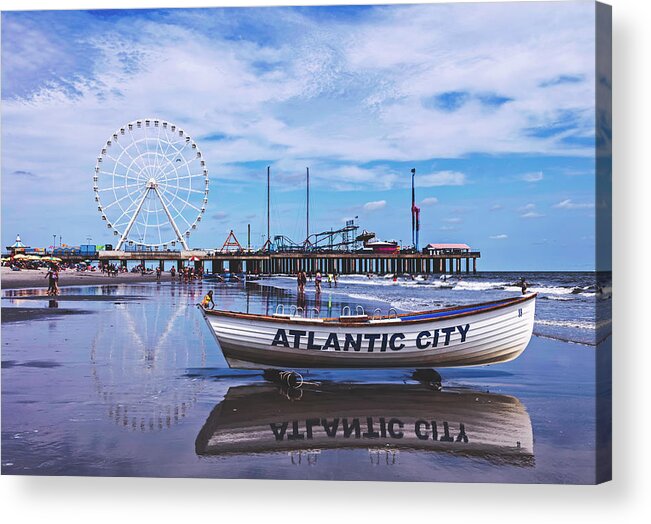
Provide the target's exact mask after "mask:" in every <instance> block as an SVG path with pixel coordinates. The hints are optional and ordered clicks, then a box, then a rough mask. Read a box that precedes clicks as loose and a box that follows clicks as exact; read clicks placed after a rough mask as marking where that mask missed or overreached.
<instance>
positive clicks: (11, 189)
mask: <svg viewBox="0 0 651 524" xmlns="http://www.w3.org/2000/svg"><path fill="white" fill-rule="evenodd" d="M555 9H557V12H556V14H554V15H551V14H550V7H549V4H545V3H530V4H526V6H525V5H522V6H518V8H517V9H514V7H513V6H510V5H501V4H499V3H494V4H482V5H467V4H466V5H464V4H448V5H446V4H440V5H411V6H380V7H373V8H369V9H368V10H366V11H365V12H364V14H363V15H360V16H356V17H355V19H354V23H351V22H350V19H346V18H339V17H325V18H323V19H320V20H319V21H318V22H316V21H315V18H314V17H313V16H312V17H310V16H309V15H308V14H306V13H305V12H301V11H299V10H294V9H271V8H266V9H263V10H257V9H255V8H251V9H247V10H245V11H246V24H241V25H242V28H244V29H243V34H242V35H241V37H238V38H232V35H230V36H229V35H226V34H225V33H226V32H225V31H221V30H220V24H222V25H223V26H224V27H227V28H229V30H231V31H233V30H234V28H236V27H237V24H238V22H241V20H236V19H231V16H236V15H235V14H234V13H235V12H236V11H235V10H233V11H230V12H227V11H217V10H216V11H214V12H206V11H186V10H178V11H175V13H174V16H173V17H165V18H156V17H151V18H150V17H146V16H144V15H141V14H139V13H138V12H137V11H134V12H133V13H132V14H130V15H129V16H123V17H115V18H112V19H106V20H103V21H102V22H99V21H97V19H95V18H93V17H92V16H90V15H88V14H87V13H80V12H75V11H71V12H69V13H67V14H66V15H65V16H64V15H63V14H60V15H56V16H58V17H59V21H60V22H61V24H62V25H61V26H60V27H59V28H58V29H66V26H65V24H68V23H69V24H70V27H69V28H68V29H69V31H68V32H66V31H60V32H59V34H60V35H62V36H60V37H56V34H55V31H54V30H53V29H52V27H51V26H50V25H49V24H47V23H46V22H47V21H48V18H47V17H48V16H50V17H52V16H55V15H51V14H50V15H47V14H42V15H41V14H39V13H35V14H34V15H33V17H31V19H32V20H34V21H35V22H34V23H33V25H32V26H31V27H30V28H28V29H26V28H19V27H14V28H13V29H12V28H11V17H12V16H13V15H12V14H11V13H7V14H6V15H7V16H6V17H3V56H2V59H3V60H2V64H3V80H4V79H5V78H7V77H10V78H11V80H12V82H6V81H5V82H4V84H10V83H11V84H12V85H14V83H13V80H14V79H18V80H20V81H22V80H23V76H24V75H23V76H21V74H22V73H24V74H25V75H29V76H30V77H33V76H35V75H38V74H39V72H45V71H46V70H48V71H49V69H50V68H45V67H43V66H42V65H43V64H44V63H51V64H53V67H55V66H56V65H57V64H62V63H65V66H66V70H65V71H64V72H63V73H65V74H63V73H62V74H61V75H59V77H56V78H50V77H49V76H46V75H45V73H43V74H44V76H43V77H42V81H41V82H40V84H38V85H37V88H36V90H29V91H26V92H23V93H18V94H13V95H11V96H9V95H8V94H7V90H6V89H5V88H6V87H7V86H6V85H4V84H3V96H4V98H3V100H2V121H3V126H2V142H3V153H2V154H3V158H2V164H3V173H12V172H15V171H25V172H31V173H35V174H36V175H38V176H39V183H38V184H33V185H32V186H31V188H27V189H26V188H25V187H24V185H21V184H24V182H21V183H20V184H18V183H14V182H12V183H11V184H7V183H6V180H5V183H4V184H3V205H4V207H5V209H4V211H5V213H4V214H3V215H4V216H3V218H5V216H7V217H10V220H6V219H5V221H4V223H6V224H9V225H7V226H5V227H7V228H9V227H11V228H14V227H17V224H21V223H28V222H29V221H30V220H34V219H33V218H32V217H31V215H33V213H32V211H31V210H33V209H39V210H41V213H42V214H43V215H46V216H48V217H50V219H51V221H52V222H56V223H58V222H61V223H66V221H67V220H68V222H67V223H68V224H69V225H70V233H69V234H70V235H74V234H77V235H78V236H79V237H81V236H82V235H83V236H85V235H86V233H87V232H88V229H87V228H88V226H87V225H86V224H87V223H89V222H88V221H87V220H86V219H87V218H88V217H92V216H93V213H95V214H97V212H96V207H95V205H94V202H93V200H92V189H91V187H92V183H91V177H92V169H93V165H94V161H95V158H96V156H97V154H98V152H99V149H100V148H101V146H102V144H103V143H105V141H106V140H107V138H108V137H109V136H110V134H111V133H112V132H113V131H114V130H115V129H117V128H119V127H120V126H122V125H124V124H125V123H126V122H128V121H131V120H134V119H136V118H141V117H146V116H158V117H159V118H162V119H165V120H168V121H171V122H174V123H176V124H178V125H180V126H181V127H183V128H185V129H186V130H187V131H188V133H190V134H191V135H192V137H193V138H195V139H196V141H197V143H198V145H199V147H200V148H201V150H202V152H203V154H204V158H205V159H206V162H207V165H208V170H209V173H210V177H211V179H216V180H218V181H227V182H228V183H229V184H232V185H229V186H227V187H226V189H224V187H223V186H221V192H217V191H214V192H211V195H210V200H209V210H208V213H209V214H210V212H211V211H212V209H214V208H212V209H211V206H212V205H214V202H215V200H217V199H219V198H224V194H227V195H232V194H233V193H234V192H235V191H236V190H241V186H242V185H244V184H256V183H258V182H259V180H260V178H259V175H260V171H261V169H259V168H258V167H251V166H257V163H259V162H260V161H261V160H264V162H265V163H269V164H272V165H273V166H274V167H275V168H278V169H280V168H281V167H284V166H287V167H288V168H289V167H291V169H294V168H295V169H296V171H295V173H299V174H300V173H302V172H304V169H305V166H306V165H309V166H310V167H311V168H313V171H312V170H311V172H313V178H312V180H313V183H314V187H315V189H316V188H319V187H321V188H330V189H333V190H342V191H357V190H362V191H368V190H389V189H393V188H396V187H404V186H406V185H408V180H409V176H408V174H407V173H402V172H398V171H397V168H396V167H395V166H396V165H397V164H395V163H396V162H416V161H423V162H430V164H429V165H432V160H433V159H435V158H459V157H464V156H465V155H469V154H472V153H483V154H512V153H515V154H520V153H526V154H541V155H559V154H562V155H567V156H584V157H587V156H589V155H590V154H592V152H593V151H592V149H591V148H590V147H587V146H577V145H571V144H572V142H571V141H568V140H566V139H567V138H572V137H577V136H590V134H591V133H592V132H593V130H594V122H595V114H594V99H595V96H594V86H595V78H594V60H593V57H594V8H593V6H590V5H589V3H588V4H585V3H580V2H568V3H566V4H562V5H559V6H557V7H555ZM41 16H42V17H43V18H40V17H41ZM75 17H80V18H79V20H81V22H84V23H80V21H79V20H78V21H77V22H74V20H75ZM38 20H41V21H42V22H41V24H40V26H39V25H38V23H37V22H38ZM71 20H72V22H69V21H71ZM258 26H260V27H261V26H264V27H265V32H264V38H259V39H258V38H257V34H256V31H255V30H256V27H258ZM460 28H462V29H460ZM247 31H248V32H247ZM68 34H74V35H75V38H74V39H70V38H68V37H67V36H65V35H68ZM25 35H27V36H25ZM12 40H15V41H17V42H19V46H18V47H17V48H15V49H16V50H17V52H14V53H8V52H6V49H8V45H10V44H11V41H12ZM44 44H47V45H44ZM66 46H67V47H66ZM549 49H554V50H555V52H554V53H551V54H550V53H549ZM81 57H84V60H81ZM82 62H83V63H84V67H83V68H82V67H81V66H80V64H81V63H82ZM125 62H127V63H126V64H125ZM19 73H20V74H19ZM48 75H49V73H48ZM562 75H573V76H575V77H577V78H580V79H581V81H578V82H572V83H558V84H555V85H553V86H548V87H543V84H544V83H545V82H548V83H549V80H550V79H555V78H559V77H561V76H562ZM446 92H463V93H468V102H467V103H465V104H464V105H462V106H461V107H459V108H458V110H456V111H444V110H441V109H440V108H437V107H435V105H434V106H433V105H432V104H431V103H429V102H431V101H432V100H433V99H436V97H437V96H439V95H441V94H442V93H446ZM484 93H487V94H490V95H494V96H496V97H502V99H503V100H505V101H506V102H505V103H498V104H494V105H490V104H488V105H487V104H486V103H484V102H482V100H481V96H482V94H484ZM566 115H572V125H573V127H574V129H572V130H570V131H567V132H563V133H558V134H555V133H551V132H545V133H539V134H536V133H532V132H531V130H532V129H544V130H547V131H549V130H550V129H552V130H553V128H554V125H555V124H557V123H558V122H559V120H563V118H566ZM215 134H218V135H223V137H224V139H219V140H215V139H208V138H206V137H210V136H212V135H215ZM568 144H569V145H568ZM370 162H373V164H369V163H370ZM378 163H382V164H383V165H382V166H378ZM369 165H371V166H373V167H368V166H369ZM262 169H263V168H262ZM291 169H287V173H289V174H288V177H289V175H290V174H292V173H293V171H291ZM274 172H275V171H274ZM5 178H6V177H5ZM62 181H65V183H62ZM235 182H237V188H239V189H237V188H236V186H235V185H234V183H235ZM416 183H417V185H418V187H438V186H462V185H464V184H467V183H469V181H468V177H467V176H466V174H464V173H461V172H457V171H437V172H431V173H425V174H422V175H421V174H417V175H416ZM287 187H290V186H289V184H287ZM226 198H228V196H227V197H226ZM14 202H20V205H18V204H14ZM568 204H569V205H574V206H577V205H579V206H581V204H573V203H571V202H569V203H568ZM423 205H425V204H423ZM73 207H74V208H75V213H78V215H75V216H74V221H73V222H72V223H71V222H70V221H69V219H70V218H71V217H69V212H68V210H70V209H72V208H73ZM209 214H208V215H207V216H210V215H209ZM231 214H232V215H234V216H233V218H234V219H237V218H238V217H236V216H235V213H234V212H231ZM82 217H86V218H82ZM101 226H102V223H101V221H100V220H99V215H98V214H97V220H96V224H93V225H92V227H93V228H97V229H99V228H100V227H101ZM200 229H201V228H200ZM3 232H4V231H3ZM200 234H201V232H200ZM93 235H95V233H94V230H93Z"/></svg>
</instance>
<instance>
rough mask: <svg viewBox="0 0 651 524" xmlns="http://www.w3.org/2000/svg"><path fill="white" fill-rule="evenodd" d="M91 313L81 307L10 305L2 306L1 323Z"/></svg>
mask: <svg viewBox="0 0 651 524" xmlns="http://www.w3.org/2000/svg"><path fill="white" fill-rule="evenodd" d="M88 313H92V312H91V311H85V310H83V309H67V308H43V307H41V308H31V307H10V308H2V323H3V324H5V323H8V322H28V321H30V320H49V319H52V318H56V317H60V316H65V315H84V314H88Z"/></svg>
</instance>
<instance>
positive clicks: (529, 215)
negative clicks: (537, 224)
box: [520, 211, 545, 218]
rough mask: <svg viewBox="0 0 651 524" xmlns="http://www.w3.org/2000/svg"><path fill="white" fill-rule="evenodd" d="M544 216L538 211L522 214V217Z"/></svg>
mask: <svg viewBox="0 0 651 524" xmlns="http://www.w3.org/2000/svg"><path fill="white" fill-rule="evenodd" d="M544 216H545V215H543V214H542V213H538V212H536V211H527V212H526V213H523V214H522V215H520V218H540V217H544Z"/></svg>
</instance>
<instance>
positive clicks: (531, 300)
mask: <svg viewBox="0 0 651 524" xmlns="http://www.w3.org/2000/svg"><path fill="white" fill-rule="evenodd" d="M457 310H458V311H461V312H460V313H456V312H455V311H457ZM457 310H452V311H451V312H426V313H421V314H412V315H401V316H400V317H399V318H397V319H396V318H393V319H387V318H385V319H381V320H377V321H373V320H369V321H365V322H346V321H343V322H342V321H338V320H336V319H326V320H321V321H310V320H309V319H298V318H293V317H292V318H276V317H269V316H263V315H249V314H242V313H231V312H223V311H210V310H203V314H204V317H205V319H206V321H207V323H208V325H209V327H210V329H211V331H212V332H213V334H214V336H215V338H216V339H217V341H218V342H219V345H220V347H221V348H222V351H223V354H224V357H225V358H226V360H227V361H228V364H229V366H230V367H233V368H241V369H264V368H283V369H312V368H423V367H435V368H438V367H466V366H482V365H488V364H496V363H501V362H507V361H509V360H513V359H515V358H517V357H518V356H519V355H520V354H521V353H522V352H523V351H524V350H525V348H526V347H527V344H528V343H529V340H530V339H531V335H532V332H533V323H534V314H535V295H530V296H526V297H522V298H520V299H513V300H509V301H499V302H494V303H488V304H480V305H476V306H467V307H465V308H458V309H457ZM428 317H431V318H428Z"/></svg>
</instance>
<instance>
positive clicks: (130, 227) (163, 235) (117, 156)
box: [93, 118, 209, 250]
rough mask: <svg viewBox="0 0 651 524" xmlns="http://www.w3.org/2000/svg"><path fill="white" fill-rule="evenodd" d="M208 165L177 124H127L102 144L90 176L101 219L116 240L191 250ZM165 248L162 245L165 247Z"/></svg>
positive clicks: (142, 121)
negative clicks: (178, 244)
mask: <svg viewBox="0 0 651 524" xmlns="http://www.w3.org/2000/svg"><path fill="white" fill-rule="evenodd" d="M208 186H209V180H208V169H207V167H206V162H205V160H204V158H203V154H202V153H201V151H200V150H199V147H198V146H197V144H196V143H195V142H194V140H192V138H191V137H190V136H189V135H188V134H187V133H186V132H185V131H184V130H183V129H180V128H179V127H178V126H176V125H175V124H172V123H170V122H166V121H164V120H160V119H154V118H148V119H140V120H135V121H133V122H129V123H128V124H126V125H125V126H123V127H121V128H120V129H118V130H117V131H116V132H114V133H113V134H112V135H111V136H110V137H109V139H108V140H107V141H106V143H105V144H104V145H103V146H102V148H101V150H100V154H99V156H98V157H97V163H96V165H95V173H94V175H93V191H94V193H95V203H96V204H97V210H98V211H99V213H100V215H101V217H102V220H103V221H105V222H106V226H107V227H108V229H111V230H112V231H113V235H114V236H119V237H120V239H119V241H118V243H117V245H116V249H118V250H119V249H121V247H122V246H123V245H124V244H125V243H128V245H134V244H135V245H139V246H143V247H145V248H149V249H152V248H153V249H159V248H162V249H165V247H167V245H172V246H174V245H175V244H176V243H177V242H178V243H180V244H181V245H182V246H183V248H184V249H189V247H188V238H189V237H190V233H191V232H192V231H194V230H196V229H197V225H198V223H199V222H201V217H202V215H203V214H204V213H205V212H206V204H207V203H208ZM163 246H165V247H163Z"/></svg>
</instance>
